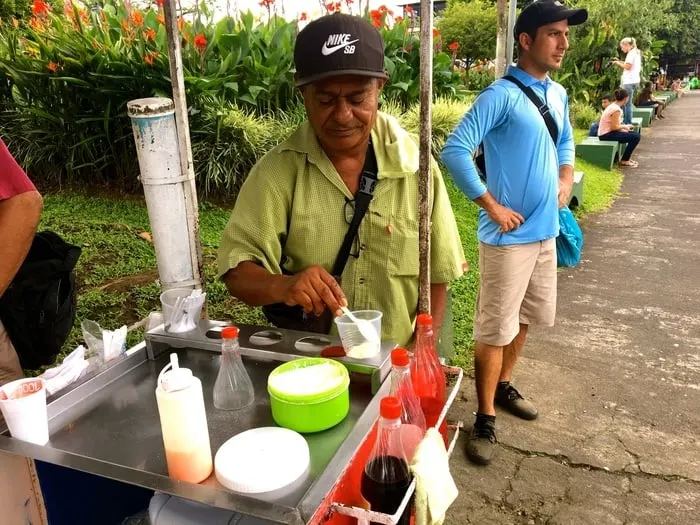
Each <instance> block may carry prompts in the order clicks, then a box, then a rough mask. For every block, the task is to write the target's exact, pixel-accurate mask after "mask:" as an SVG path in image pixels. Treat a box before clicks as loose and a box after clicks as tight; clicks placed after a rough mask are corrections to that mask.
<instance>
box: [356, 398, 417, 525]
mask: <svg viewBox="0 0 700 525" xmlns="http://www.w3.org/2000/svg"><path fill="white" fill-rule="evenodd" d="M380 416H381V417H380V418H379V423H378V428H377V441H376V442H375V444H374V449H373V450H372V454H370V456H369V461H368V462H367V464H366V465H365V471H364V473H363V474H362V481H361V483H360V492H361V493H362V497H363V498H365V499H366V500H367V502H368V503H369V504H370V508H371V510H373V511H376V512H383V513H385V514H391V515H393V514H394V513H395V512H396V511H397V510H398V509H399V506H400V505H401V502H402V501H403V499H404V497H405V496H406V491H407V490H408V487H409V486H410V484H411V472H410V470H409V468H408V461H406V456H405V455H404V453H403V449H402V448H401V446H397V444H400V438H399V436H398V433H399V431H400V429H401V403H400V402H399V400H398V399H396V398H395V397H391V396H389V397H385V398H384V399H382V401H381V405H380ZM410 520H411V505H410V504H409V505H407V506H406V509H405V510H404V512H403V513H402V514H401V517H400V518H399V521H398V525H409V523H410ZM372 523H375V522H372Z"/></svg>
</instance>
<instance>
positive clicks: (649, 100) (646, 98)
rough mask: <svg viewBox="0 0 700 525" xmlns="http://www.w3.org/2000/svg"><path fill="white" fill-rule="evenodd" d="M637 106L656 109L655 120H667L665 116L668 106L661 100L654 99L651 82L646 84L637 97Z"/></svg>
mask: <svg viewBox="0 0 700 525" xmlns="http://www.w3.org/2000/svg"><path fill="white" fill-rule="evenodd" d="M635 106H637V107H638V108H654V119H655V120H659V119H660V118H666V117H665V116H664V109H665V108H666V105H665V104H664V103H663V102H661V101H660V100H656V99H655V98H654V94H653V93H652V89H651V82H645V83H644V87H643V88H642V90H641V91H640V92H639V95H637V100H636V101H635Z"/></svg>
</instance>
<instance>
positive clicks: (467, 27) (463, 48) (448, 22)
mask: <svg viewBox="0 0 700 525" xmlns="http://www.w3.org/2000/svg"><path fill="white" fill-rule="evenodd" d="M437 26H438V29H439V30H440V35H441V36H442V42H443V45H444V46H445V48H446V49H447V46H448V45H450V44H451V43H453V42H458V43H459V51H458V53H457V58H460V59H461V60H463V61H464V62H465V63H466V66H467V68H469V67H471V66H472V65H473V64H474V62H476V61H477V60H479V59H482V58H488V59H492V58H494V57H495V56H496V7H495V6H494V5H493V4H492V3H491V2H487V1H484V0H472V1H468V2H465V1H456V2H452V3H450V4H449V5H448V7H447V9H445V10H444V11H442V13H440V18H439V19H438V21H437Z"/></svg>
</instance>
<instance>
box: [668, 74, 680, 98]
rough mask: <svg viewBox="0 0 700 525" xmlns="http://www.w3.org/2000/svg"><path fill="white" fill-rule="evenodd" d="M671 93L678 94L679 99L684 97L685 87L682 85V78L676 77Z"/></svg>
mask: <svg viewBox="0 0 700 525" xmlns="http://www.w3.org/2000/svg"><path fill="white" fill-rule="evenodd" d="M671 91H673V92H674V93H677V94H678V98H681V97H682V96H683V85H682V83H681V77H676V78H675V79H674V81H673V84H671Z"/></svg>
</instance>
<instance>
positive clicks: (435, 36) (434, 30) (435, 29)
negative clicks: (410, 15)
mask: <svg viewBox="0 0 700 525" xmlns="http://www.w3.org/2000/svg"><path fill="white" fill-rule="evenodd" d="M439 36H440V31H438V28H437V27H434V28H433V38H437V37H439Z"/></svg>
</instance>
